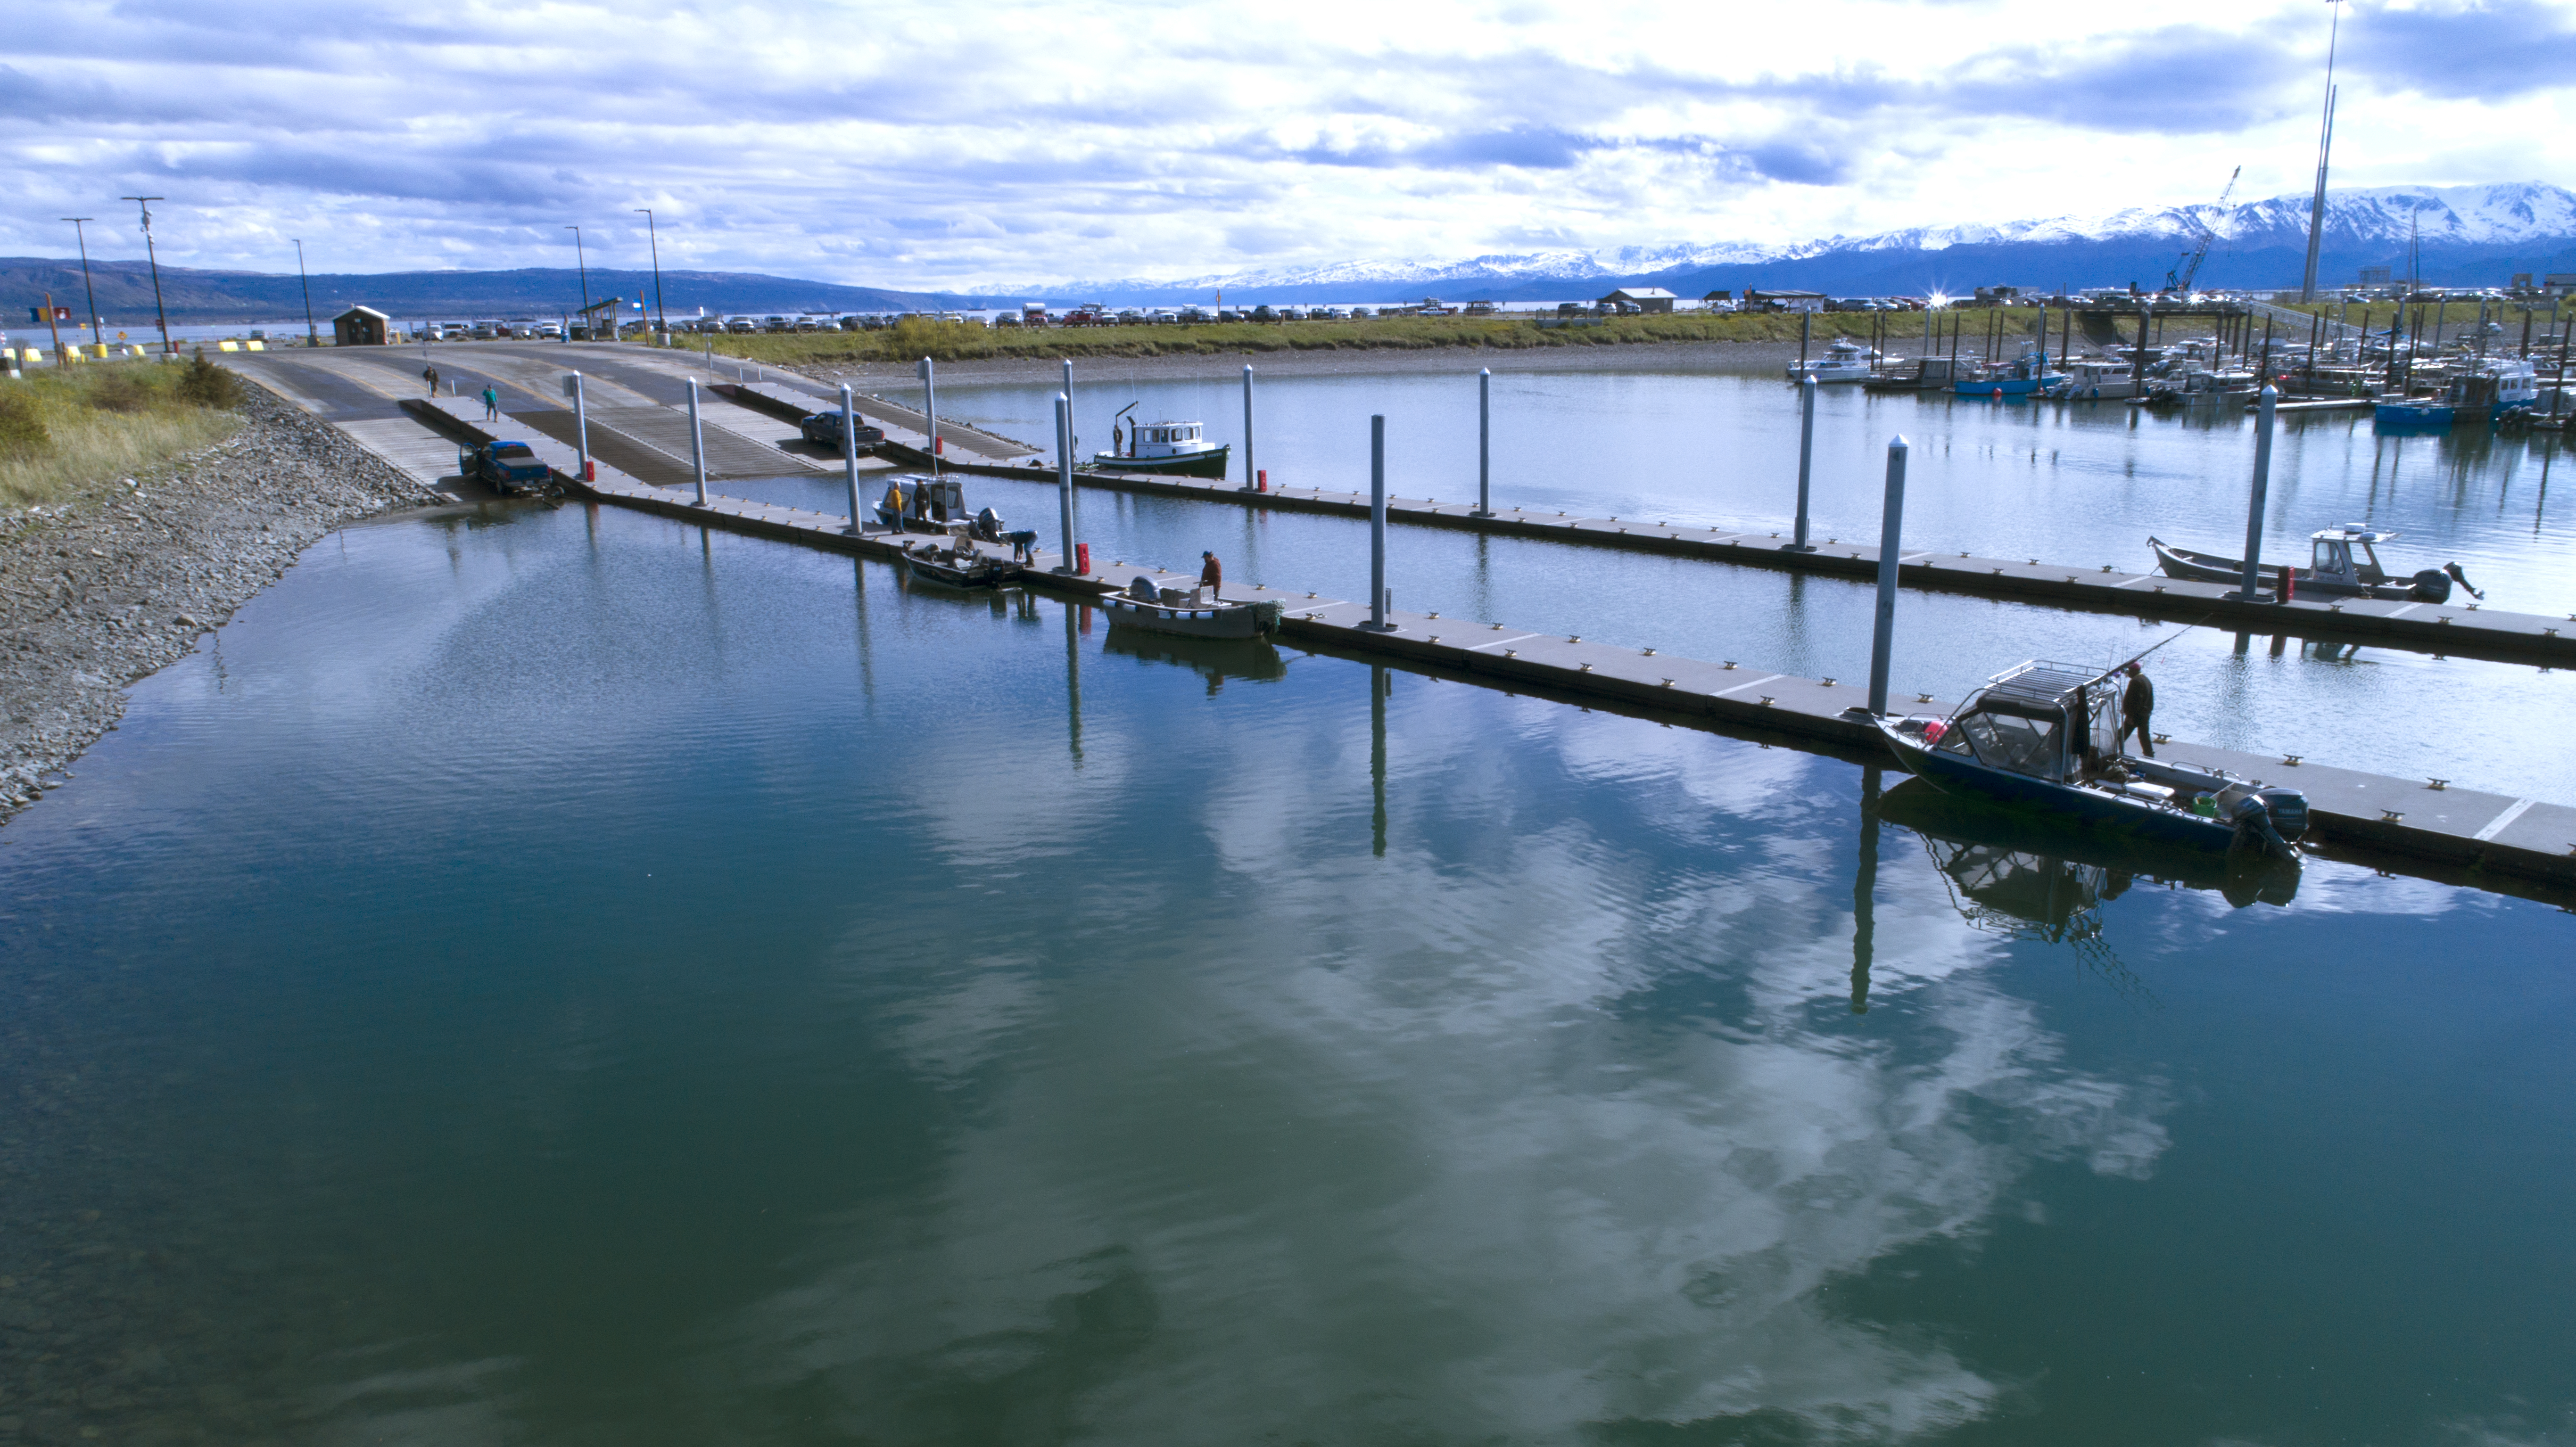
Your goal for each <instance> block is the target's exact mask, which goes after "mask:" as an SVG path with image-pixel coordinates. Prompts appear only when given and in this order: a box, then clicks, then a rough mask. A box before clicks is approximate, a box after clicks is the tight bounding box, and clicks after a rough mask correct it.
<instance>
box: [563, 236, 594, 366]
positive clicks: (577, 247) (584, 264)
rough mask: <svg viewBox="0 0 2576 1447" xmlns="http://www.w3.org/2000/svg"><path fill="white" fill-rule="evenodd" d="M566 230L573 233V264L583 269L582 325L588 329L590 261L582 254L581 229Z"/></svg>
mask: <svg viewBox="0 0 2576 1447" xmlns="http://www.w3.org/2000/svg"><path fill="white" fill-rule="evenodd" d="M564 230H566V231H569V232H571V233H572V259H573V264H574V265H575V266H578V267H580V268H581V324H582V326H583V327H585V328H587V327H588V326H589V325H590V259H589V258H588V257H587V256H585V255H584V254H583V253H582V249H581V228H580V227H578V226H567V227H565V228H564ZM565 340H567V341H569V340H571V338H569V337H567V338H565Z"/></svg>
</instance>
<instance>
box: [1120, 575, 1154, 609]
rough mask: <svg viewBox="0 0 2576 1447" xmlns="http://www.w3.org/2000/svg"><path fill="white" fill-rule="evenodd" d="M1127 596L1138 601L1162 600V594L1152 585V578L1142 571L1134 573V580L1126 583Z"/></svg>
mask: <svg viewBox="0 0 2576 1447" xmlns="http://www.w3.org/2000/svg"><path fill="white" fill-rule="evenodd" d="M1127 596H1128V597H1130V598H1133V599H1135V600H1136V601H1138V602H1140V603H1159V602H1161V601H1162V594H1161V592H1160V591H1158V590H1157V589H1156V588H1155V587H1154V580H1153V579H1151V578H1148V577H1146V576H1145V575H1144V574H1142V573H1138V574H1137V575H1136V581H1134V582H1132V583H1129V584H1128V585H1127Z"/></svg>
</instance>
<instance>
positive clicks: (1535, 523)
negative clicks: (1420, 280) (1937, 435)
mask: <svg viewBox="0 0 2576 1447" xmlns="http://www.w3.org/2000/svg"><path fill="white" fill-rule="evenodd" d="M717 390H718V391H720V392H722V393H723V394H725V395H726V396H729V397H732V398H733V399H734V400H735V401H737V402H739V403H741V404H742V405H743V406H746V407H755V408H763V409H766V410H768V411H770V412H771V413H772V414H773V415H782V416H783V415H784V414H785V413H787V412H789V411H792V410H796V409H798V408H803V409H805V410H809V411H810V410H812V409H813V408H814V406H816V405H817V404H816V399H814V398H812V397H809V396H806V395H805V394H803V393H800V392H797V391H795V390H794V389H792V388H787V387H783V386H780V385H778V384H776V383H768V384H762V383H748V384H742V385H736V384H733V383H723V384H720V385H719V387H718V389H717ZM883 450H884V452H885V453H886V455H888V456H891V457H894V458H896V459H897V460H899V461H902V462H904V463H905V464H906V465H908V466H927V465H929V457H928V455H927V454H926V453H923V452H921V451H920V450H918V449H916V448H913V447H910V446H908V445H907V444H905V443H904V442H901V441H898V440H897V439H896V436H895V435H894V434H892V433H889V435H888V437H887V443H886V446H885V448H884V449H883ZM940 466H941V467H943V468H945V469H947V470H949V471H951V472H965V473H980V474H983V475H986V476H992V477H1011V478H1018V479H1021V480H1023V481H1031V482H1044V481H1051V480H1052V479H1053V477H1054V473H1053V471H1052V470H1049V469H1040V468H1033V467H1026V466H1020V467H1007V466H998V465H995V464H992V463H975V462H959V461H957V460H955V459H953V458H942V459H941V460H940ZM1075 478H1076V481H1077V482H1078V483H1079V484H1080V485H1081V486H1084V487H1096V488H1106V489H1110V490H1112V491H1118V492H1126V493H1133V494H1138V495H1141V496H1147V497H1168V498H1182V499H1187V500H1190V501H1195V502H1216V503H1228V504H1232V505H1235V506H1239V507H1256V508H1268V509H1271V510H1274V511H1279V512H1303V513H1320V514H1324V515H1327V516H1332V517H1344V518H1352V519H1357V520H1360V521H1366V520H1367V518H1368V511H1369V501H1368V494H1367V493H1365V492H1339V491H1332V490H1328V489H1322V488H1293V489H1277V490H1273V491H1270V492H1246V491H1244V490H1243V488H1242V486H1241V485H1240V484H1237V483H1232V482H1226V481H1222V480H1219V481H1210V480H1207V479H1203V478H1190V477H1159V476H1156V477H1147V476H1140V475H1136V474H1120V473H1096V472H1085V473H1077V474H1075ZM1387 517H1388V520H1389V521H1390V522H1396V523H1410V524H1412V525H1415V526H1418V527H1435V528H1448V529H1452V530H1455V531H1461V532H1474V533H1482V534H1486V535H1488V536H1495V537H1517V538H1530V539H1535V540H1543V541H1548V542H1558V543H1573V544H1580V545H1583V546H1588V547H1605V548H1617V549H1622V550H1625V551H1629V552H1640V553H1654V554H1659V555H1662V556H1665V557H1685V558H1696V559H1700V560H1703V561H1707V562H1716V563H1729V564H1734V565H1736V566H1739V567H1752V568H1773V569H1778V570H1781V571H1784V572H1798V573H1818V574H1824V575H1827V576H1831V577H1841V578H1850V579H1853V580H1855V581H1864V582H1867V581H1874V580H1875V579H1876V578H1877V576H1878V545H1877V544H1875V543H1866V542H1852V541H1829V542H1824V543H1818V544H1816V545H1815V550H1814V551H1812V552H1807V553H1799V552H1794V551H1791V550H1790V549H1789V548H1788V546H1787V540H1786V539H1785V538H1784V537H1782V536H1780V535H1777V534H1767V533H1762V532H1754V531H1742V530H1737V529H1732V528H1716V527H1697V526H1688V525H1675V524H1673V523H1671V522H1669V521H1665V520H1660V519H1657V520H1649V519H1643V518H1586V517H1570V516H1567V515H1565V514H1563V513H1554V514H1551V513H1549V512H1547V511H1546V510H1543V509H1542V510H1528V509H1522V508H1503V507H1498V508H1496V509H1495V513H1494V515H1493V516H1491V517H1480V516H1478V515H1477V513H1476V505H1475V502H1474V500H1473V499H1461V500H1460V501H1457V502H1454V503H1443V502H1437V501H1434V500H1432V499H1429V498H1389V499H1388V500H1387ZM2141 545H2143V540H2142V544H2141ZM1897 582H1898V584H1899V585H1900V586H1902V587H1907V588H1919V589H1928V590H1935V591H1939V592H1946V593H1966V594H1973V595H1975V596H1978V597H1987V598H2006V599H2011V600H2014V601H2018V602H2030V603H2043V604H2048V605H2050V606H2054V607H2064V608H2080V609H2083V610H2085V611H2088V612H2097V613H2117V614H2124V615H2128V616H2132V617H2141V618H2155V619H2160V620H2166V621H2175V622H2186V623H2197V622H2202V621H2207V622H2209V623H2212V624H2216V625H2219V626H2224V627H2232V628H2236V629H2241V630H2243V631H2244V632H2247V633H2264V634H2286V635H2290V636H2293V637H2299V638H2312V639H2319V640H2331V641H2336V642H2344V643H2378V644H2383V645H2391V646H2395V647H2401V648H2407V649H2412V650H2416V651H2420V652H2429V653H2440V654H2456V655H2458V656H2460V657H2463V658H2488V659H2496V660H2501V661H2504V662H2511V663H2545V664H2550V665H2553V666H2554V665H2557V664H2562V663H2571V662H2576V613H2570V614H2567V615H2564V616H2560V615H2556V614H2538V613H2517V612H2508V611H2506V610H2503V609H2499V608H2488V607H2485V606H2484V605H2482V604H2480V603H2478V602H2477V601H2476V600H2474V599H2470V598H2464V597H2461V596H2459V595H2458V594H2456V593H2455V594H2454V595H2453V597H2452V599H2451V601H2449V602H2445V603H2440V604H2433V603H2417V602H2382V601H2379V600H2377V599H2370V598H2343V599H2332V598H2320V599H2306V598H2301V599H2296V600H2293V601H2292V602H2289V603H2242V602H2233V601H2230V600H2229V599H2228V597H2227V594H2229V593H2230V592H2232V591H2234V585H2232V584H2228V583H2203V582H2196V581H2193V580H2190V579H2185V578H2168V577H2164V576H2162V575H2161V574H2157V573H2131V572H2123V571H2121V570H2120V569H2119V568H2117V567H2116V566H2115V565H2113V564H2110V563H2097V564H2094V565H2092V566H2090V567H2081V566H2076V565H2073V564H2065V563H2050V562H2044V561H2042V560H2040V559H2037V558H1990V557H1982V556H1977V555H1974V554H1970V553H1953V552H1942V551H1938V550H1922V551H1917V550H1908V551H1907V552H1905V553H1904V555H1903V556H1902V557H1901V558H1900V559H1899V560H1898V565H1897Z"/></svg>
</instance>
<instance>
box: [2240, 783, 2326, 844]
mask: <svg viewBox="0 0 2576 1447" xmlns="http://www.w3.org/2000/svg"><path fill="white" fill-rule="evenodd" d="M2276 807H2277V808H2278V809H2279V811H2280V815H2283V816H2287V819H2286V821H2285V820H2284V819H2282V818H2280V817H2277V816H2276V815H2275V813H2274V810H2275V808H2276ZM2228 822H2229V823H2231V824H2233V825H2235V827H2236V837H2235V838H2234V839H2233V840H2232V841H2230V844H2229V852H2230V853H2235V852H2238V851H2246V852H2252V853H2259V854H2267V855H2270V856H2271V857H2272V858H2275V859H2284V860H2296V859H2297V858H2298V857H2299V852H2298V851H2297V850H2296V849H2293V848H2291V847H2290V841H2289V840H2287V839H2284V838H2282V837H2281V834H2282V830H2281V827H2280V826H2281V824H2282V823H2283V822H2290V823H2293V824H2294V825H2295V826H2296V828H2297V830H2298V832H2299V833H2302V834H2304V833H2306V832H2307V828H2308V800H2307V796H2306V795H2304V794H2301V793H2300V792H2299V791H2297V790H2296V789H2264V790H2261V791H2259V792H2256V793H2249V794H2245V795H2242V796H2240V797H2239V798H2238V799H2237V800H2236V803H2235V805H2234V807H2233V808H2232V809H2231V810H2230V811H2229V814H2228Z"/></svg>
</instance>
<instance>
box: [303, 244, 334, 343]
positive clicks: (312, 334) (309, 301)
mask: <svg viewBox="0 0 2576 1447" xmlns="http://www.w3.org/2000/svg"><path fill="white" fill-rule="evenodd" d="M295 279H296V280H297V281H300V282H302V283H303V284H304V345H306V346H308V347H318V346H320V345H322V329H321V328H320V327H317V326H315V325H313V278H311V277H309V276H306V275H305V274H304V241H303V239H302V238H301V237H299V238H297V239H296V242H295ZM332 325H334V326H337V325H339V324H338V323H337V322H334V323H332Z"/></svg>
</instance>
